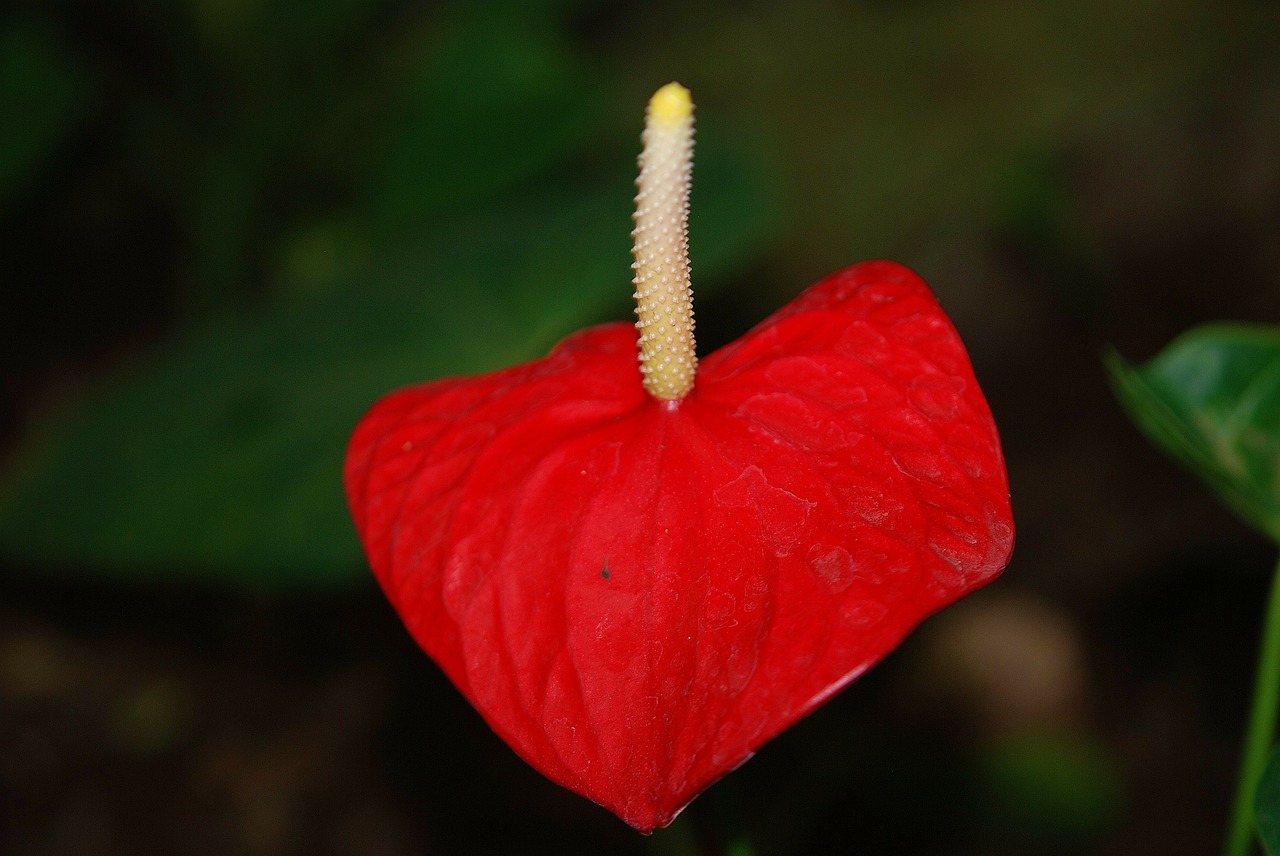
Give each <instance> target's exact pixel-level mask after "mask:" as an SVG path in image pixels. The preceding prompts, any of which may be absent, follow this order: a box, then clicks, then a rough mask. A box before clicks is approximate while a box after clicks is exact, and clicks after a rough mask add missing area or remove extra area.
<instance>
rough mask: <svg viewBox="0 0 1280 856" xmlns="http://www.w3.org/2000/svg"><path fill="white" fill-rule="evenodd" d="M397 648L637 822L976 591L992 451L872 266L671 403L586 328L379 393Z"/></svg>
mask: <svg viewBox="0 0 1280 856" xmlns="http://www.w3.org/2000/svg"><path fill="white" fill-rule="evenodd" d="M345 477H346V487H347V493H348V498H349V500H350V503H351V508H352V513H353V515H354V517H355V522H356V527H357V529H358V531H359V533H360V537H361V539H362V541H363V543H364V546H365V550H366V552H367V554H368V557H369V561H370V563H371V565H372V567H373V570H374V572H375V574H376V575H377V577H378V580H379V581H380V582H381V584H382V587H383V589H384V590H385V591H386V593H387V596H388V597H389V598H390V600H391V602H392V603H393V604H394V605H395V607H396V609H397V610H398V611H399V613H400V615H401V617H402V618H403V619H404V622H405V625H406V626H407V627H408V629H409V631H410V632H411V633H412V634H413V636H414V638H415V639H416V640H417V641H418V643H419V644H421V646H422V647H423V648H424V649H425V650H426V651H427V653H428V654H430V655H431V657H432V658H433V659H434V660H435V661H436V662H437V663H439V665H440V666H441V668H443V669H444V671H445V672H446V674H448V676H449V678H450V679H451V680H452V681H453V682H454V684H455V685H457V687H458V689H460V690H461V691H462V692H463V693H464V694H465V695H466V696H467V698H469V699H470V700H471V702H472V703H473V704H474V705H475V707H476V709H477V710H479V711H480V713H481V714H482V715H483V716H484V717H485V719H486V720H487V721H488V722H489V724H490V725H491V726H492V727H493V729H494V730H495V731H496V732H497V733H498V734H499V735H501V736H502V738H503V739H504V740H506V741H507V742H508V743H509V744H510V745H511V746H512V747H513V748H514V749H515V750H516V751H517V752H519V753H520V755H521V756H523V757H524V758H525V760H527V761H528V762H529V763H530V764H532V765H533V766H534V767H536V768H537V769H538V770H540V771H542V772H543V773H544V774H546V775H547V776H548V777H550V778H551V779H553V780H554V781H556V782H559V783H560V784H562V785H564V786H565V787H567V788H569V789H571V790H573V791H576V792H578V793H580V794H582V795H583V796H586V797H589V798H590V799H592V800H595V801H596V802H598V803H600V804H601V805H603V806H605V807H607V808H609V809H610V810H612V811H613V812H615V813H616V814H618V815H619V816H620V817H621V818H622V819H623V820H625V821H626V822H627V823H629V824H631V825H632V826H633V827H635V828H636V829H639V830H642V831H645V832H647V831H649V830H651V829H653V828H654V827H656V826H665V825H666V824H668V823H670V822H671V820H672V819H673V818H674V817H675V815H676V814H677V813H678V812H679V811H680V809H682V808H683V807H684V806H685V805H686V804H688V803H689V801H690V800H692V799H693V798H694V797H695V796H697V795H698V794H699V793H700V792H701V791H702V790H703V789H705V788H706V787H707V786H708V785H710V784H711V783H712V782H714V781H715V780H716V779H718V778H719V777H721V776H723V775H724V774H725V773H727V772H729V771H730V770H733V769H734V768H735V767H737V766H738V765H739V764H741V763H742V762H743V761H745V760H746V759H747V758H749V757H750V756H751V754H752V753H753V752H754V751H755V750H756V749H758V748H759V747H760V746H761V745H762V744H763V743H765V742H766V741H768V740H769V739H770V738H772V737H773V736H775V735H776V734H778V732H780V731H782V730H783V729H785V728H787V727H788V726H790V725H792V724H793V723H794V722H796V721H797V720H798V719H800V718H801V717H803V716H804V715H805V714H807V713H809V712H810V711H811V710H813V709H814V708H815V707H817V706H818V705H819V704H821V703H822V702H823V701H824V700H825V699H827V698H828V697H829V696H830V695H831V694H832V693H834V692H836V691H837V690H839V689H840V688H842V687H843V686H844V685H846V684H847V683H848V682H849V681H851V680H853V679H854V678H856V677H857V676H858V675H859V674H861V673H862V672H863V671H865V670H866V669H867V668H868V667H870V666H871V665H873V664H874V663H875V662H876V661H878V660H879V659H880V658H881V657H883V656H884V655H885V654H886V653H888V652H889V651H890V650H892V649H893V648H894V647H895V646H896V645H897V644H898V643H899V642H900V641H901V640H902V638H903V637H904V636H905V635H906V634H907V633H908V632H909V631H910V630H911V629H912V628H913V627H915V625H916V624H918V623H919V622H920V621H921V620H922V619H923V618H925V617H926V616H927V615H929V614H930V613H932V612H934V611H935V610H937V609H939V608H941V607H942V606H945V605H946V604H949V603H951V602H953V601H955V600H956V599H958V598H959V597H961V596H962V595H964V594H966V593H967V592H969V591H972V590H973V589H975V588H977V587H979V586H981V585H983V584H985V583H987V582H989V581H990V580H991V579H992V578H993V577H994V576H995V575H996V574H998V573H999V572H1000V570H1001V569H1002V568H1003V567H1004V566H1005V564H1006V562H1007V561H1008V557H1009V553H1010V550H1011V549H1012V546H1013V519H1012V515H1011V511H1010V507H1009V495H1008V485H1007V481H1006V476H1005V469H1004V461H1003V457H1002V455H1001V451H1000V442H999V438H998V437H997V435H996V429H995V425H994V423H993V422H992V419H991V414H990V412H989V410H988V408H987V405H986V402H985V400H984V399H983V396H982V392H981V390H979V388H978V384H977V382H976V380H975V379H974V376H973V371H972V368H971V367H970V365H969V360H968V357H967V356H966V354H965V351H964V347H963V345H962V344H961V342H960V339H959V337H958V336H957V335H956V332H955V330H954V329H953V328H952V326H951V323H950V322H949V321H948V320H947V318H946V316H945V315H944V314H943V312H942V310H941V309H940V308H939V307H938V304H937V302H936V301H935V299H934V297H933V295H932V294H931V293H930V292H929V290H928V288H927V286H926V285H925V284H924V283H923V282H922V281H921V280H920V279H919V277H917V276H916V275H915V274H913V273H912V272H911V271H909V270H907V269H906V268H903V267H901V266H899V265H897V264H894V263H891V262H869V263H865V264H861V265H856V266H854V267H851V268H848V269H846V270H844V271H841V272H839V273H836V274H834V275H832V276H830V277H828V278H826V279H824V280H823V281H821V282H819V283H818V284H817V285H815V286H813V287H812V288H810V289H809V290H808V291H806V292H805V293H804V294H802V295H801V296H800V297H799V298H797V299H796V300H794V301H793V302H791V303H790V304H788V305H787V306H785V307H783V308H782V309H781V310H779V311H778V312H777V313H775V314H774V315H773V316H772V317H770V318H769V319H767V320H766V321H764V322H763V323H762V324H760V325H759V326H757V327H756V328H755V329H754V330H752V331H751V332H750V333H748V334H747V335H746V336H744V337H743V338H741V339H740V340H738V341H737V342H734V343H733V344H731V345H729V346H727V347H725V348H723V349H721V350H719V351H717V352H716V353H714V354H712V355H710V356H709V357H707V358H706V359H705V360H703V361H702V363H701V365H700V366H699V369H698V374H697V380H696V384H695V386H694V389H693V391H692V392H691V393H690V394H689V395H688V396H687V397H686V398H684V399H683V400H681V401H679V402H674V403H673V402H663V401H659V400H657V399H655V398H652V397H651V396H649V395H648V394H647V393H646V392H645V391H644V389H643V387H642V386H641V384H640V376H639V371H638V368H637V362H636V332H635V329H634V327H633V326H632V325H630V324H622V323H619V324H607V325H603V326H600V327H594V328H591V329H588V330H584V331H582V332H580V333H577V334H575V335H574V336H571V337H570V338H568V339H566V340H565V341H564V342H562V343H561V344H560V345H559V346H557V347H556V348H555V350H554V351H552V353H551V354H550V355H548V356H547V357H545V358H544V359H541V360H538V361H536V362H532V363H528V364H525V365H521V366H516V367H514V368H511V369H507V370H504V371H500V372H495V373H493V374H489V375H484V376H482V377H475V378H461V379H450V380H442V381H438V382H435V383H429V384H425V385H422V386H417V387H411V388H407V389H403V390H400V391H397V392H394V393H392V394H391V395H388V396H387V397H386V398H384V399H382V400H381V401H380V402H379V403H378V404H377V405H375V406H374V407H373V409H372V410H371V411H370V412H369V414H368V415H367V416H365V418H364V419H363V421H362V422H361V423H360V425H359V426H358V428H357V429H356V432H355V436H354V437H353V438H352V440H351V444H350V448H349V450H348V456H347V461H346V473H345Z"/></svg>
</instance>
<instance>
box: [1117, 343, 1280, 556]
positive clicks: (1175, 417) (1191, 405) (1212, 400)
mask: <svg viewBox="0 0 1280 856" xmlns="http://www.w3.org/2000/svg"><path fill="white" fill-rule="evenodd" d="M1106 362H1107V368H1108V370H1109V372H1110V376H1111V383H1112V386H1113V388H1114V389H1115V392H1116V395H1117V396H1118V397H1119V399H1120V401H1121V403H1123V404H1124V406H1125V408H1126V409H1127V410H1128V411H1129V415H1130V417H1131V418H1132V419H1133V420H1134V422H1136V423H1137V424H1138V427H1140V428H1141V429H1142V430H1143V432H1144V433H1145V434H1146V435H1147V436H1148V437H1149V438H1150V439H1151V440H1152V442H1154V443H1155V444H1156V445H1157V446H1159V447H1160V448H1161V449H1163V450H1164V451H1165V452H1167V453H1168V454H1169V455H1171V456H1172V457H1173V458H1175V459H1176V460H1178V461H1179V462H1181V463H1182V464H1183V465H1184V466H1186V467H1187V468H1188V469H1190V470H1191V471H1192V472H1193V473H1195V474H1196V475H1198V476H1200V478H1202V479H1204V480H1205V481H1206V482H1208V483H1209V484H1210V486H1212V487H1213V489H1214V490H1215V491H1217V493H1218V495H1219V496H1220V497H1221V498H1222V500H1223V501H1224V502H1226V504H1227V505H1229V506H1230V507H1231V508H1232V509H1234V510H1235V511H1236V513H1237V514H1239V515H1240V516H1241V517H1243V518H1244V519H1245V521H1246V522H1248V523H1250V524H1251V525H1253V526H1256V527H1257V528H1258V529H1260V530H1262V531H1263V532H1265V533H1266V534H1268V535H1270V536H1271V538H1272V539H1274V540H1275V541H1277V542H1280V327H1274V326H1260V325H1252V326H1251V325H1243V324H1215V325H1210V326H1205V327H1200V328H1197V329H1194V330H1191V331H1189V332H1187V333H1185V334H1183V335H1182V336H1180V337H1178V338H1177V339H1176V340H1174V342H1173V343H1172V344H1170V345H1169V346H1168V347H1167V348H1166V349H1165V350H1164V351H1163V352H1161V353H1160V354H1159V355H1158V356H1157V357H1156V358H1155V359H1153V360H1151V362H1149V363H1147V364H1146V365H1145V366H1142V367H1140V368H1139V367H1135V366H1133V365H1132V364H1130V363H1129V362H1127V361H1126V360H1124V359H1123V358H1122V357H1121V356H1120V355H1119V354H1116V353H1114V352H1112V353H1109V354H1108V355H1107V357H1106Z"/></svg>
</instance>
